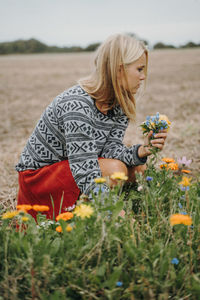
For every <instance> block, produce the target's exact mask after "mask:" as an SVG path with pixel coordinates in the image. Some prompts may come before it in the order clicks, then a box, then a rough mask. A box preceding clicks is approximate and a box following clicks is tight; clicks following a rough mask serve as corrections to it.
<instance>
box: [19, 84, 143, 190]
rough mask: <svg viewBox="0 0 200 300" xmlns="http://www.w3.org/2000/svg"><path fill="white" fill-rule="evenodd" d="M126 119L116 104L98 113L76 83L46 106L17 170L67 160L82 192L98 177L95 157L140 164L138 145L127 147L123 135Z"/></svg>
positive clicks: (93, 184)
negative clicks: (106, 112)
mask: <svg viewBox="0 0 200 300" xmlns="http://www.w3.org/2000/svg"><path fill="white" fill-rule="evenodd" d="M127 126H128V118H127V117H126V115H125V114H124V113H123V111H122V109H121V108H120V107H119V106H117V107H115V108H114V109H112V110H110V111H108V114H107V115H104V114H103V113H101V112H100V111H99V110H98V109H97V107H96V105H95V101H94V99H92V98H91V97H90V96H89V95H88V94H87V93H86V92H85V91H84V90H83V89H82V88H81V87H80V86H79V85H76V86H73V87H72V88H70V89H68V90H66V91H64V92H63V93H62V94H60V95H59V96H57V97H56V98H55V99H54V100H53V102H52V103H51V104H50V105H49V106H48V107H47V108H46V109H45V111H44V113H43V114H42V116H41V118H40V120H39V121H38V123H37V125H36V127H35V129H34V131H33V133H32V135H31V136H30V138H29V139H28V142H27V144H26V146H25V148H24V150H23V152H22V154H21V157H20V161H19V163H18V164H17V165H16V170H17V171H19V172H20V171H24V170H27V169H33V170H35V169H38V168H41V167H44V166H46V165H49V164H53V163H56V162H59V161H61V160H66V159H67V160H68V161H69V165H70V169H71V172H72V175H73V177H74V179H75V181H76V183H77V185H78V187H79V189H80V190H81V192H82V193H84V194H86V195H87V194H89V193H90V192H91V191H93V190H94V188H95V183H94V178H97V177H101V171H100V167H99V164H98V157H104V158H115V159H119V160H121V161H122V162H124V163H125V164H126V165H127V166H134V165H135V166H136V165H141V164H144V163H145V162H146V158H143V159H140V158H139V157H138V154H137V151H138V148H139V146H140V145H134V146H131V147H126V146H125V145H124V144H123V142H122V141H123V137H124V133H125V130H126V128H127Z"/></svg>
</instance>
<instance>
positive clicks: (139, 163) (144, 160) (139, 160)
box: [136, 144, 147, 165]
mask: <svg viewBox="0 0 200 300" xmlns="http://www.w3.org/2000/svg"><path fill="white" fill-rule="evenodd" d="M140 146H142V145H141V144H138V145H136V158H137V165H144V164H145V163H146V161H147V156H144V157H142V158H141V157H139V156H138V150H139V148H140Z"/></svg>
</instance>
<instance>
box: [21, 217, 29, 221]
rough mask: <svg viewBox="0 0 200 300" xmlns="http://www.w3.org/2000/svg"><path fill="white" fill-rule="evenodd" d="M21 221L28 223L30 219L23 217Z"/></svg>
mask: <svg viewBox="0 0 200 300" xmlns="http://www.w3.org/2000/svg"><path fill="white" fill-rule="evenodd" d="M21 220H22V221H23V222H27V221H28V220H29V218H28V217H22V218H21Z"/></svg>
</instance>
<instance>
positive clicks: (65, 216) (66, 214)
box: [56, 211, 74, 221]
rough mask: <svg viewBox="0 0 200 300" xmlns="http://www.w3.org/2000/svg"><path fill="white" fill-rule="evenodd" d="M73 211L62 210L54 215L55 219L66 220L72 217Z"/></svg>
mask: <svg viewBox="0 0 200 300" xmlns="http://www.w3.org/2000/svg"><path fill="white" fill-rule="evenodd" d="M73 216H74V215H73V213H72V212H70V211H67V212H64V213H62V214H60V215H58V216H57V217H56V221H59V220H63V221H68V220H70V219H72V218H73Z"/></svg>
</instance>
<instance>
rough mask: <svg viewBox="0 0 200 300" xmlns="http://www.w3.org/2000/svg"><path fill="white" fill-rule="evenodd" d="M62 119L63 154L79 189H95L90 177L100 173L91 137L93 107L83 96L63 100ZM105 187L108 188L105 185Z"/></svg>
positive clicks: (92, 135)
mask: <svg viewBox="0 0 200 300" xmlns="http://www.w3.org/2000/svg"><path fill="white" fill-rule="evenodd" d="M63 111H64V115H63V118H62V119H63V123H64V132H65V138H66V149H67V158H68V161H69V165H70V169H71V172H72V175H73V177H74V180H75V182H76V184H77V186H78V187H79V189H80V190H81V192H82V193H84V194H86V195H89V194H91V192H92V191H93V192H95V188H96V184H95V182H94V179H95V178H97V177H101V170H100V167H99V163H98V155H97V146H96V141H95V138H94V125H93V121H92V120H93V110H92V107H91V104H90V103H88V101H87V99H85V98H84V97H78V96H73V99H71V98H69V100H67V101H65V103H64V107H63ZM105 189H106V190H109V188H108V187H107V186H106V185H105Z"/></svg>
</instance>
